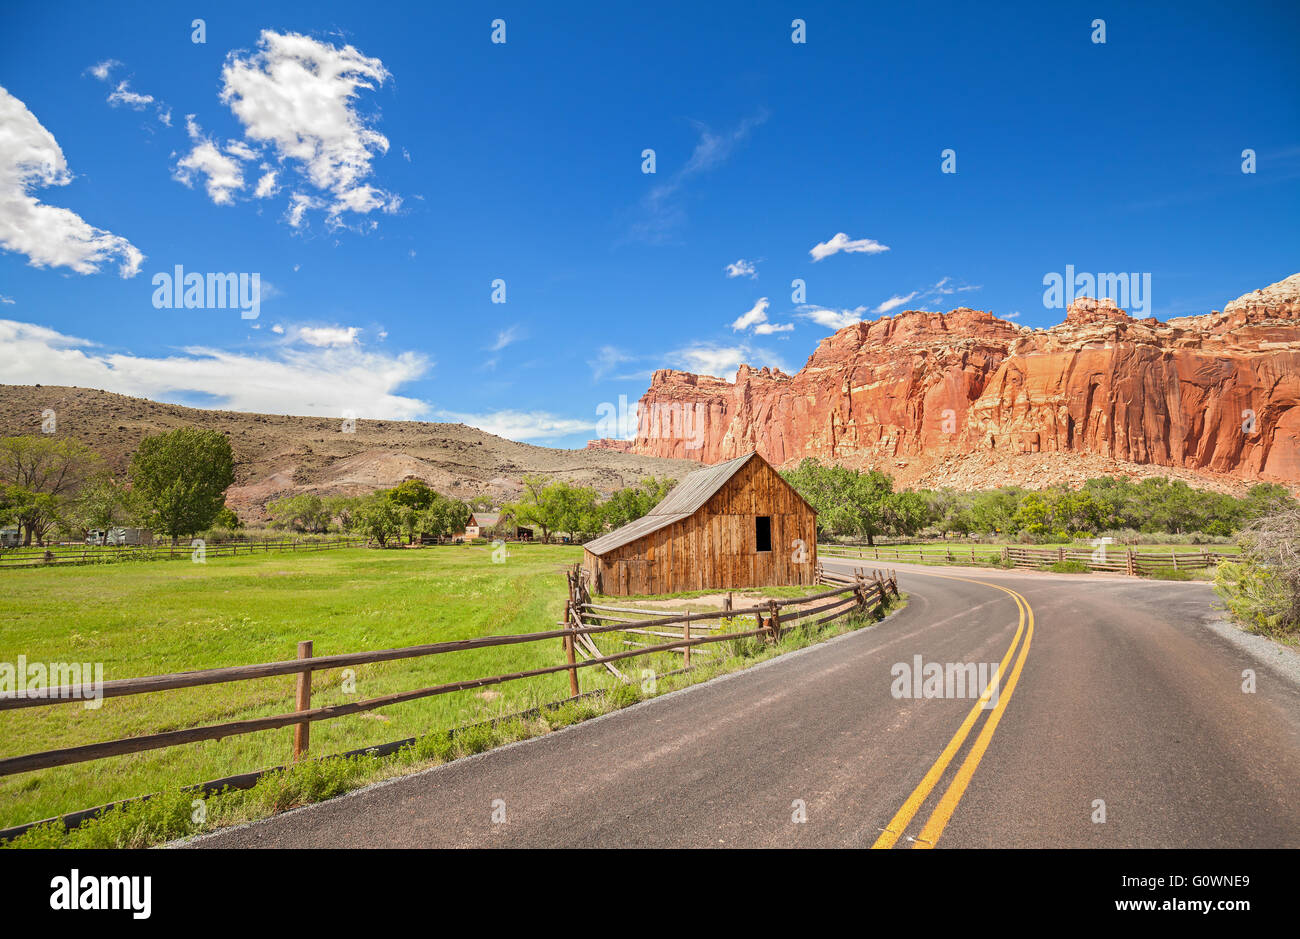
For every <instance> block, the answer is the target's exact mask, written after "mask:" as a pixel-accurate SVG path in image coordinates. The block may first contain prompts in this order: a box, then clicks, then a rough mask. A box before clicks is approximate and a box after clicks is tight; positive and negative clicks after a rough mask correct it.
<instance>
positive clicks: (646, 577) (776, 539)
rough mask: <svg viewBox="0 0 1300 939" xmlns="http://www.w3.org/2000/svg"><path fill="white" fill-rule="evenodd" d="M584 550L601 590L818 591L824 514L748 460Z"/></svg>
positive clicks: (757, 459)
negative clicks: (813, 587) (790, 587)
mask: <svg viewBox="0 0 1300 939" xmlns="http://www.w3.org/2000/svg"><path fill="white" fill-rule="evenodd" d="M583 547H584V549H585V550H584V552H583V561H582V564H583V567H584V568H585V569H586V570H587V571H588V573H589V574H590V575H591V589H592V592H593V593H605V594H618V595H622V596H626V595H628V594H656V593H676V592H678V591H682V590H705V589H711V588H718V589H723V590H727V589H732V588H739V587H768V586H774V585H779V584H811V583H813V581H814V579H815V577H816V569H817V513H816V512H815V511H813V508H812V506H810V505H809V504H808V503H807V502H805V501H804V499H803V497H802V496H800V495H799V493H798V492H796V491H795V489H794V487H792V486H791V485H790V484H789V483H787V482H786V481H785V480H784V479H782V478H781V475H780V474H779V473H778V472H777V471H776V470H774V469H773V468H772V467H771V466H770V465H769V464H768V462H767V461H766V460H764V459H763V458H762V457H761V456H759V455H758V454H757V453H749V454H746V455H745V456H742V457H737V458H736V459H734V460H728V461H727V462H725V463H719V464H717V465H716V466H710V467H708V468H707V469H702V470H698V471H696V472H694V473H691V474H690V475H689V476H687V477H686V478H685V479H683V480H682V481H681V482H680V483H678V484H677V486H676V488H674V489H673V491H672V492H670V493H669V494H668V495H667V497H665V498H664V500H663V501H662V502H660V503H659V504H658V505H657V506H655V507H654V508H653V509H651V510H650V514H648V515H646V516H644V517H642V518H639V519H637V520H636V521H634V522H629V523H628V524H627V525H624V526H623V527H622V528H619V529H617V530H616V531H612V532H610V533H609V534H607V535H602V536H601V537H599V538H597V539H595V540H594V541H589V542H587V544H585V545H584V546H583Z"/></svg>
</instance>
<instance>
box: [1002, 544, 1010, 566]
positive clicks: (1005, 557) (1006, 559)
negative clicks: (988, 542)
mask: <svg viewBox="0 0 1300 939" xmlns="http://www.w3.org/2000/svg"><path fill="white" fill-rule="evenodd" d="M1010 562H1011V546H1010V545H1003V546H1002V565H1003V567H1005V566H1006V565H1007V564H1009V563H1010Z"/></svg>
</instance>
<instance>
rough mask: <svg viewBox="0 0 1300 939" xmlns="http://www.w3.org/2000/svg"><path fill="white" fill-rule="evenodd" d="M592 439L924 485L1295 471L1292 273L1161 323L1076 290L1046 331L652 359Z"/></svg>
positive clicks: (860, 338) (1299, 283) (954, 316)
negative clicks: (636, 400)
mask: <svg viewBox="0 0 1300 939" xmlns="http://www.w3.org/2000/svg"><path fill="white" fill-rule="evenodd" d="M1252 412H1253V419H1252V417H1251V413H1252ZM592 445H594V446H611V448H615V449H629V450H630V451H631V452H634V453H638V454H643V455H648V456H649V455H652V456H664V457H686V458H689V459H695V460H700V461H702V462H705V463H714V462H718V461H720V460H725V459H729V458H731V457H734V456H737V455H739V454H741V453H743V452H745V451H747V450H749V449H751V448H757V449H758V451H759V452H760V453H761V454H762V455H763V456H764V457H765V458H766V459H768V460H769V461H771V462H772V463H774V464H778V465H784V466H789V465H792V464H793V463H795V462H797V461H798V460H800V459H802V458H804V457H808V456H811V457H816V458H818V459H820V460H823V461H827V462H837V463H841V464H844V465H848V466H856V467H866V466H877V467H880V468H882V469H885V470H887V471H889V472H892V473H894V474H895V475H897V476H899V477H900V478H901V479H902V480H903V481H905V482H916V483H922V484H927V485H937V484H948V483H951V484H955V485H963V486H966V487H977V486H990V485H997V484H1000V483H1003V482H1008V481H1013V480H1014V481H1021V482H1034V483H1038V484H1041V483H1045V482H1051V481H1060V480H1066V481H1077V480H1079V479H1082V478H1085V477H1086V476H1089V475H1098V474H1099V473H1102V472H1137V473H1144V472H1149V471H1150V470H1153V469H1154V468H1157V467H1165V468H1168V469H1169V470H1172V471H1173V473H1174V475H1180V476H1184V477H1186V478H1194V479H1198V480H1202V481H1207V480H1218V481H1219V482H1220V483H1223V484H1228V485H1231V482H1232V481H1234V480H1242V481H1258V480H1270V481H1281V482H1286V483H1289V484H1292V485H1295V484H1300V274H1296V275H1294V276H1292V277H1289V278H1287V279H1286V280H1284V281H1281V282H1279V283H1277V284H1273V285H1272V286H1270V287H1268V288H1266V289H1264V290H1258V291H1255V292H1254V293H1251V294H1247V295H1246V296H1244V297H1241V298H1240V299H1238V300H1234V301H1233V302H1231V303H1229V304H1227V305H1226V307H1225V308H1224V310H1223V312H1217V311H1216V312H1213V313H1209V314H1205V315H1202V316H1188V317H1180V318H1178V319H1174V320H1170V321H1169V322H1168V323H1161V322H1159V321H1157V320H1155V319H1133V318H1131V317H1129V316H1128V314H1126V313H1125V312H1124V311H1123V310H1120V309H1117V308H1116V307H1115V305H1114V303H1113V302H1112V301H1110V300H1091V299H1086V298H1085V299H1080V300H1077V301H1075V303H1073V304H1072V305H1071V306H1070V309H1069V310H1068V311H1067V314H1066V318H1065V322H1063V323H1061V324H1059V325H1057V326H1054V327H1052V328H1050V329H1045V330H1043V329H1030V328H1028V327H1023V326H1017V325H1015V324H1013V323H1009V322H1007V321H1005V320H1001V319H998V318H996V317H995V316H993V315H992V314H991V313H984V312H979V311H976V310H971V309H966V308H962V309H957V310H953V311H952V312H951V313H947V314H941V313H922V312H915V311H909V312H905V313H901V314H899V315H896V316H892V317H889V316H887V317H884V318H882V319H879V320H876V321H873V322H862V323H855V324H854V325H852V326H847V327H845V328H844V329H841V330H839V331H838V332H836V333H835V334H834V335H831V336H828V337H827V338H825V339H823V340H822V342H821V344H820V345H819V346H818V347H817V350H816V351H815V352H814V353H813V354H812V356H811V357H810V358H809V359H808V362H807V364H806V365H805V366H804V367H803V368H802V369H801V370H800V371H799V372H798V373H797V374H795V375H793V376H791V375H786V374H784V373H782V372H780V371H771V370H769V369H762V370H758V371H756V370H754V369H752V368H749V367H748V366H743V365H742V366H741V367H740V370H739V372H738V373H737V376H736V380H735V382H734V383H733V382H727V381H723V380H721V379H718V378H711V377H708V376H702V375H693V374H690V373H687V372H679V371H672V370H668V369H664V370H660V371H658V372H655V374H654V376H653V378H652V379H651V383H650V389H649V390H648V391H647V392H646V394H645V396H644V397H643V398H642V399H641V411H640V423H639V430H638V434H637V437H636V439H635V440H634V441H631V442H630V443H628V442H622V441H611V442H598V441H593V444H592ZM1027 455H1028V456H1027ZM1144 467H1145V468H1149V469H1147V470H1144V469H1143V468H1144Z"/></svg>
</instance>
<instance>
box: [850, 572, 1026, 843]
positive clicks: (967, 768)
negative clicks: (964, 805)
mask: <svg viewBox="0 0 1300 939" xmlns="http://www.w3.org/2000/svg"><path fill="white" fill-rule="evenodd" d="M913 573H917V574H920V575H921V576H924V577H942V578H943V579H944V580H963V581H965V582H966V583H969V584H982V585H983V586H985V587H993V588H995V589H997V590H1001V591H1002V592H1003V593H1005V594H1009V595H1010V597H1011V599H1013V600H1015V601H1016V607H1017V608H1018V609H1019V610H1020V625H1019V626H1017V627H1016V634H1015V636H1013V637H1012V639H1011V645H1010V647H1008V649H1007V652H1006V655H1004V656H1002V661H1001V662H1000V663H999V664H998V671H997V678H996V679H995V680H994V681H992V682H990V683H989V687H988V688H985V689H984V693H983V694H981V695H980V698H979V700H978V701H976V702H975V706H974V707H972V708H971V709H970V713H969V714H967V715H966V719H965V720H964V721H962V724H961V726H960V727H958V728H957V732H956V733H955V734H953V735H952V739H951V740H949V741H948V745H947V746H946V747H944V748H943V752H942V753H940V754H939V758H938V759H937V760H935V761H934V765H933V766H931V767H930V769H929V771H928V772H927V773H926V774H925V777H924V778H923V779H922V780H921V782H920V783H919V784H918V785H917V787H916V788H915V789H913V790H912V794H911V795H910V796H908V797H907V801H906V802H904V803H903V806H902V808H900V809H899V810H898V811H897V812H896V813H895V814H894V817H893V818H892V819H890V820H889V824H888V825H887V826H886V827H885V830H884V831H883V832H881V834H880V837H879V838H877V839H876V841H875V844H873V845H872V847H873V848H892V847H893V846H894V843H895V842H897V841H898V839H899V838H900V837H902V835H903V832H904V830H905V829H906V828H907V826H908V824H909V823H910V822H911V821H912V818H913V816H915V815H916V813H917V812H918V811H919V810H920V808H921V806H922V805H924V804H925V801H926V800H927V799H928V798H929V797H930V793H931V792H933V791H934V788H935V786H937V785H938V784H939V781H940V780H941V779H942V778H943V775H944V772H945V771H946V770H947V769H948V764H949V763H951V762H952V759H953V757H954V756H956V755H957V751H958V750H960V749H961V747H962V744H964V743H965V742H966V738H967V737H968V736H969V735H970V732H971V729H972V728H973V727H974V726H975V723H976V722H977V721H978V719H979V715H980V711H982V710H984V705H985V704H986V703H987V702H988V700H989V697H990V694H991V692H992V691H993V689H994V688H996V687H998V686H1000V684H1001V680H1002V676H1003V675H1006V673H1007V665H1008V664H1009V663H1010V661H1011V657H1012V656H1013V655H1015V654H1016V647H1017V646H1019V648H1020V654H1019V655H1018V656H1016V664H1015V667H1014V668H1013V669H1012V670H1011V676H1010V678H1008V679H1007V682H1006V687H1005V688H1003V689H1002V691H1001V694H1000V696H999V697H998V702H997V704H995V705H994V706H993V710H992V713H990V714H989V717H988V720H986V721H985V722H984V727H983V728H982V729H981V730H980V733H979V736H978V737H976V738H975V743H974V744H973V745H972V746H971V748H970V752H968V753H967V754H966V759H965V760H963V761H962V764H961V766H960V767H959V768H958V770H957V775H956V776H954V777H953V780H952V782H950V783H949V784H948V788H947V789H946V790H945V791H944V793H943V795H942V796H941V797H940V798H939V803H938V805H936V806H935V807H934V811H932V812H931V813H930V818H929V819H928V820H927V821H926V823H925V827H924V828H922V829H921V834H920V835H918V836H917V838H916V840H915V841H914V842H913V844H912V846H913V847H915V848H933V847H934V846H935V844H936V843H938V841H939V837H940V836H941V835H942V834H943V830H944V828H945V827H946V826H947V824H948V821H949V819H951V818H952V813H953V812H955V811H956V810H957V804H958V803H959V802H960V801H961V797H962V796H963V795H964V794H965V792H966V787H967V786H968V785H969V784H970V781H971V778H972V777H973V776H974V775H975V770H976V769H978V768H979V765H980V760H981V759H983V758H984V751H985V750H987V749H988V746H989V741H991V740H992V739H993V732H994V731H995V730H997V729H998V722H999V721H1001V720H1002V715H1003V713H1004V712H1005V711H1006V709H1007V704H1009V703H1010V701H1011V695H1012V693H1013V692H1014V691H1015V690H1016V683H1017V682H1018V681H1019V680H1020V671H1021V669H1022V668H1024V665H1025V657H1026V656H1028V655H1029V643H1030V640H1032V639H1033V638H1034V611H1033V608H1032V607H1030V605H1029V601H1028V600H1026V599H1025V598H1024V597H1023V596H1021V595H1020V594H1019V593H1017V592H1016V591H1014V590H1012V589H1011V588H1010V587H1003V586H1001V585H999V584H990V583H988V582H987V581H983V580H974V579H972V578H969V577H954V576H951V575H948V574H930V573H924V574H922V573H921V572H919V571H916V572H913ZM1022 637H1023V638H1024V642H1023V643H1021V641H1020V640H1021V638H1022Z"/></svg>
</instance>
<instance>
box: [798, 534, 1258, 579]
mask: <svg viewBox="0 0 1300 939" xmlns="http://www.w3.org/2000/svg"><path fill="white" fill-rule="evenodd" d="M817 550H818V551H819V552H820V553H822V554H823V555H825V556H826V557H848V558H861V559H872V560H892V561H915V562H917V563H930V564H936V563H944V564H958V565H972V564H976V565H978V564H981V563H987V562H989V561H990V560H992V559H994V558H997V559H999V560H1000V561H1001V563H1002V564H1003V565H1004V566H1007V567H1022V568H1033V569H1038V568H1040V567H1044V566H1047V565H1051V564H1055V563H1058V562H1061V561H1077V562H1079V563H1081V564H1084V565H1086V566H1087V567H1088V569H1089V570H1093V571H1110V572H1114V573H1122V574H1129V575H1131V576H1141V575H1143V574H1152V573H1159V572H1162V571H1180V570H1203V569H1205V568H1207V567H1213V566H1215V565H1216V564H1218V563H1219V561H1221V560H1223V559H1225V558H1228V559H1231V558H1233V557H1235V555H1232V554H1224V553H1222V552H1215V551H1209V550H1196V551H1182V552H1180V551H1178V550H1177V549H1176V548H1170V549H1169V550H1168V551H1163V550H1160V551H1135V550H1134V549H1133V548H1123V547H1117V546H1114V545H1107V546H1106V550H1105V551H1102V550H1100V549H1095V548H1033V547H1022V546H1019V545H1002V546H1000V547H996V548H995V549H994V550H990V546H984V547H977V546H975V545H965V546H956V547H954V546H951V545H938V546H931V547H928V548H927V547H926V546H921V545H917V546H913V547H908V548H904V547H882V546H879V545H864V544H848V543H842V542H841V543H825V544H818V546H817Z"/></svg>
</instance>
